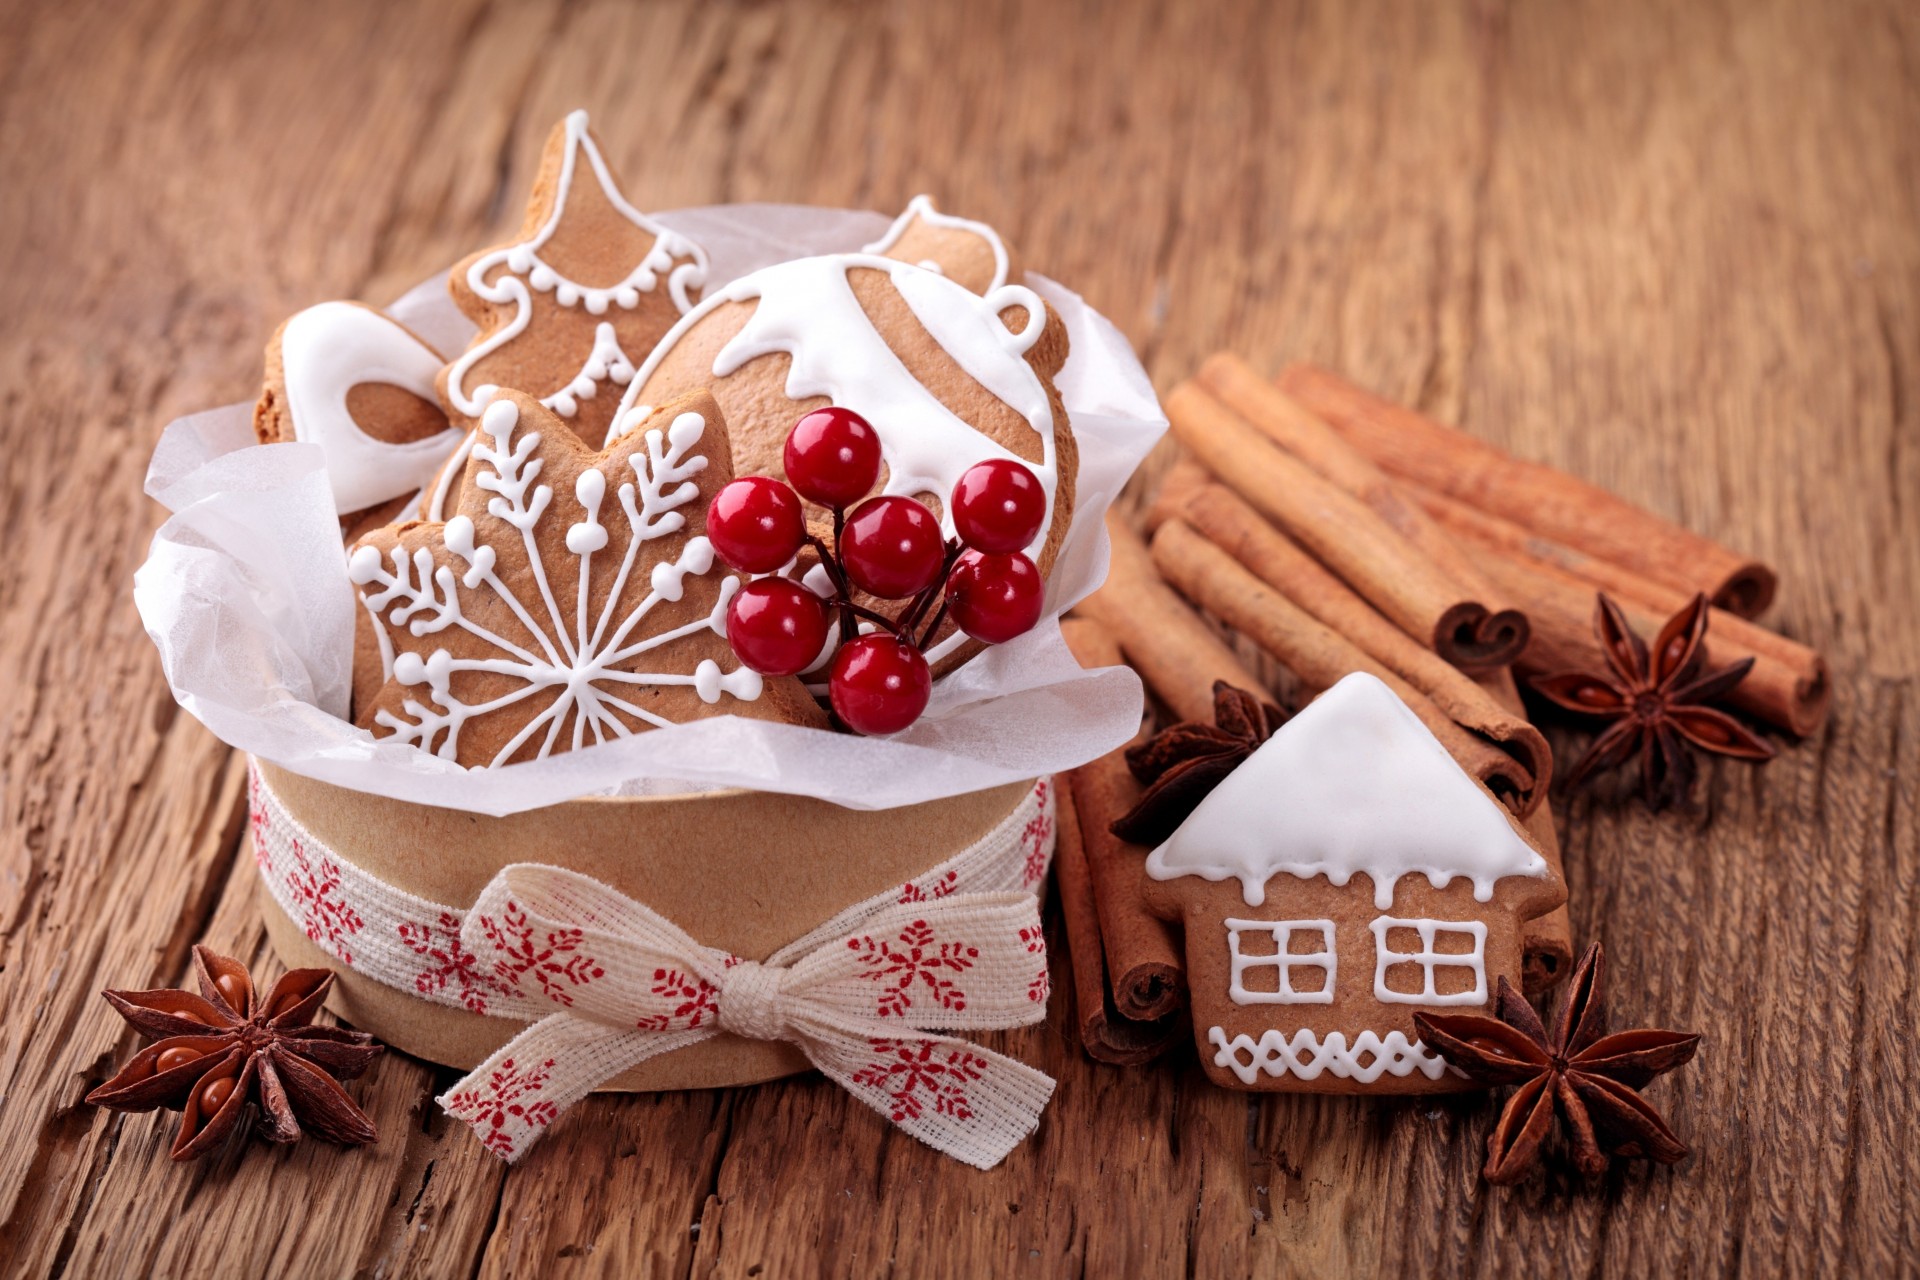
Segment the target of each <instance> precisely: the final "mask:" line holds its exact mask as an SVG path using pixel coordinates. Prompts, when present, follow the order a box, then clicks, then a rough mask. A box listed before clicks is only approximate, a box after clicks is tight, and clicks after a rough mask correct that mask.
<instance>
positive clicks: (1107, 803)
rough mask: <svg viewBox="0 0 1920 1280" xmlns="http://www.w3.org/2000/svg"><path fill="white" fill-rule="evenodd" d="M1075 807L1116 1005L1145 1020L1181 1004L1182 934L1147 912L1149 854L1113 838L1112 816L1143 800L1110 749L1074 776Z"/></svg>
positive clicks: (1183, 972)
mask: <svg viewBox="0 0 1920 1280" xmlns="http://www.w3.org/2000/svg"><path fill="white" fill-rule="evenodd" d="M1072 777H1073V802H1074V804H1075V805H1076V806H1077V807H1078V809H1079V811H1080V813H1081V814H1082V815H1083V817H1084V819H1085V821H1084V822H1083V824H1082V826H1081V829H1080V838H1081V841H1082V842H1083V844H1084V846H1085V848H1086V858H1087V867H1088V870H1089V871H1090V872H1091V874H1092V879H1093V901H1094V905H1095V907H1096V908H1097V909H1098V910H1099V913H1100V939H1101V942H1102V943H1103V945H1104V946H1105V948H1106V955H1107V973H1108V975H1109V977H1110V978H1111V980H1112V985H1113V1004H1114V1008H1116V1009H1118V1010H1119V1011H1120V1014H1121V1016H1122V1017H1125V1018H1131V1019H1133V1020H1134V1021H1136V1022H1150V1021H1152V1020H1154V1019H1155V1018H1163V1017H1165V1016H1167V1015H1168V1014H1170V1013H1177V1012H1178V1011H1179V1010H1180V1008H1181V1007H1182V1006H1183V1005H1184V1004H1185V1003H1186V998H1187V966H1186V959H1185V957H1184V955H1183V954H1182V952H1181V947H1180V935H1179V934H1178V933H1177V932H1175V930H1174V929H1173V927H1172V926H1171V925H1169V924H1167V923H1166V922H1165V921H1163V920H1161V919H1160V918H1159V917H1157V916H1155V915H1153V914H1151V913H1150V912H1149V911H1148V910H1147V907H1146V896H1145V890H1146V884H1145V882H1146V878H1147V850H1145V849H1142V848H1141V847H1140V846H1139V845H1135V844H1128V843H1127V842H1126V841H1124V840H1122V839H1121V838H1120V837H1119V836H1116V835H1114V834H1113V832H1112V830H1110V827H1111V825H1112V823H1113V821H1114V819H1116V818H1118V817H1119V816H1120V815H1122V814H1124V813H1125V812H1127V810H1129V809H1131V808H1133V806H1134V805H1135V804H1136V803H1138V802H1139V799H1140V784H1139V783H1137V782H1135V781H1134V778H1133V774H1132V773H1130V772H1128V770H1127V761H1126V757H1125V755H1124V754H1123V753H1122V752H1119V751H1115V752H1112V753H1110V754H1108V755H1104V756H1101V757H1100V758H1099V759H1098V760H1094V761H1090V762H1089V763H1087V764H1083V765H1081V766H1080V767H1079V768H1078V769H1075V770H1074V771H1073V775H1072Z"/></svg>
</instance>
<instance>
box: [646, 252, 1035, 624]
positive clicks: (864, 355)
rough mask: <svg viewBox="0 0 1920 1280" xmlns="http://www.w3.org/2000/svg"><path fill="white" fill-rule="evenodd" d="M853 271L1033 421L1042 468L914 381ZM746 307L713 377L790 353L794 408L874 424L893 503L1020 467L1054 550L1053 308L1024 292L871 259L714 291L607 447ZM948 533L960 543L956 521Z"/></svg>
mask: <svg viewBox="0 0 1920 1280" xmlns="http://www.w3.org/2000/svg"><path fill="white" fill-rule="evenodd" d="M856 267H871V268H873V269H875V270H878V271H883V272H885V273H886V274H887V275H888V277H889V278H890V279H891V280H892V282H893V285H894V287H895V288H896V289H897V290H899V292H900V296H901V298H902V300H903V301H905V302H906V304H907V306H908V307H909V308H911V309H912V311H913V314H914V315H915V317H916V318H918V319H919V321H920V323H921V324H922V325H923V326H925V328H926V330H927V332H928V333H929V334H930V335H931V336H932V337H933V338H934V340H935V341H936V342H938V343H939V344H940V346H941V347H942V348H943V349H944V350H945V351H946V352H947V354H948V355H950V356H951V357H952V358H953V360H954V361H955V363H957V364H958V365H959V366H960V367H961V368H962V369H964V370H965V371H966V372H967V374H968V375H969V376H970V377H972V378H973V379H974V380H975V381H976V382H978V383H979V384H980V385H981V386H982V387H984V388H986V390H987V391H988V392H989V393H991V394H992V395H993V396H995V397H996V398H998V399H999V400H1001V401H1002V402H1003V403H1005V404H1006V405H1007V406H1008V407H1009V408H1011V409H1012V410H1014V411H1015V412H1017V413H1018V414H1020V416H1021V417H1023V418H1024V419H1025V420H1026V421H1027V424H1028V425H1029V426H1030V427H1032V428H1033V430H1034V433H1035V434H1036V435H1037V436H1038V437H1039V440H1040V445H1041V460H1040V461H1039V462H1038V463H1034V462H1032V461H1029V460H1027V459H1020V458H1017V456H1016V455H1015V454H1013V453H1012V452H1011V451H1009V450H1007V449H1005V448H1003V447H1001V446H1000V445H998V444H996V443H995V442H994V441H992V440H990V439H989V438H988V437H987V436H985V435H983V434H982V433H981V432H980V431H978V430H976V429H975V428H974V427H973V426H972V425H971V424H970V423H968V422H966V421H965V420H964V419H962V418H960V417H959V416H958V415H956V414H954V413H953V412H952V411H951V410H950V409H948V408H947V407H946V406H945V405H943V404H942V403H941V402H940V400H939V399H938V397H936V396H935V395H934V394H933V393H932V392H931V391H929V390H928V389H927V388H926V387H925V386H924V385H922V384H921V383H920V381H919V380H918V379H917V378H915V377H914V376H913V374H912V372H911V371H910V370H909V369H908V368H907V367H906V365H904V364H902V363H901V361H900V357H899V356H897V355H895V354H894V352H893V349H892V348H891V347H890V346H889V345H888V343H887V340H886V337H885V336H884V335H883V334H881V333H880V332H879V331H878V330H877V329H875V328H874V326H873V322H872V320H870V319H869V318H868V316H867V313H866V311H865V310H864V309H863V308H862V307H861V306H860V301H859V299H858V298H857V297H856V296H855V295H854V292H853V286H852V283H851V282H850V281H849V279H848V272H850V271H851V270H853V269H854V268H856ZM749 300H757V303H758V305H757V306H756V307H755V308H754V312H753V315H752V316H751V317H749V318H748V320H747V322H746V324H745V325H744V326H743V327H742V328H741V330H740V332H738V333H737V334H735V335H734V336H733V338H732V340H730V341H729V342H728V343H727V344H726V345H725V346H724V347H722V348H721V349H720V352H719V354H718V355H717V356H716V357H715V358H714V362H713V370H712V372H713V376H714V377H716V378H723V377H725V376H727V375H728V374H730V373H732V372H734V371H735V370H737V369H739V368H740V367H741V366H742V365H744V364H746V363H747V362H748V361H750V360H753V359H756V358H758V357H760V356H763V355H768V354H771V353H773V352H785V353H786V354H787V355H789V356H791V357H792V365H791V367H790V368H789V370H788V373H787V381H786V388H785V389H786V394H787V395H788V397H789V398H791V399H794V400H805V399H809V398H811V397H814V396H825V397H827V398H828V399H829V400H831V401H833V403H835V404H838V405H844V406H845V407H847V408H849V409H853V410H855V411H856V412H858V413H860V414H861V415H862V416H864V417H865V418H866V419H867V420H868V421H869V422H871V423H872V424H873V428H874V431H875V432H876V434H878V435H879V437H880V448H881V453H882V456H883V457H884V458H885V459H886V463H887V471H888V478H887V484H886V492H887V493H890V494H900V495H905V496H908V497H911V496H913V495H914V494H918V493H924V492H931V493H934V494H936V495H938V496H939V497H941V498H942V499H943V500H944V499H945V498H946V497H947V495H948V494H950V493H952V491H953V486H954V484H955V483H956V482H958V480H959V479H960V476H961V475H962V474H963V473H964V472H965V471H966V470H967V468H969V467H971V466H972V465H973V464H974V463H976V462H980V461H983V460H985V459H987V458H995V457H998V458H1015V459H1016V460H1017V461H1020V462H1022V463H1023V464H1024V465H1025V466H1027V467H1028V468H1029V469H1030V470H1031V471H1032V472H1033V473H1034V476H1035V477H1036V478H1037V479H1038V480H1039V481H1040V485H1041V488H1042V489H1043V490H1044V491H1045V493H1046V499H1047V503H1046V512H1045V515H1044V517H1043V519H1042V520H1041V524H1040V532H1039V534H1038V535H1036V537H1035V538H1034V541H1033V543H1032V545H1031V546H1030V547H1029V548H1028V551H1029V553H1030V554H1031V553H1037V552H1038V551H1039V549H1040V548H1041V547H1042V546H1044V545H1045V544H1046V540H1047V535H1048V532H1049V531H1050V530H1051V528H1052V524H1053V503H1054V494H1055V490H1056V488H1057V487H1058V466H1057V462H1056V459H1055V449H1054V439H1053V431H1054V422H1053V407H1052V403H1051V401H1050V399H1049V397H1048V395H1047V390H1046V386H1045V384H1044V383H1042V382H1041V380H1040V376H1039V374H1037V373H1035V372H1034V370H1033V366H1031V365H1030V364H1028V363H1027V362H1026V360H1025V358H1024V357H1025V354H1026V352H1027V351H1028V349H1030V348H1031V347H1032V346H1033V344H1034V343H1035V342H1036V341H1038V340H1039V337H1040V334H1041V332H1042V330H1044V328H1045V327H1046V307H1045V304H1044V303H1042V302H1041V301H1040V297H1039V295H1038V294H1036V293H1034V292H1033V290H1031V289H1028V288H1026V287H1025V286H1023V285H1003V286H1001V287H1000V288H997V289H995V290H993V291H992V292H990V293H989V294H988V295H987V296H985V297H982V296H981V295H979V294H976V293H972V292H970V291H969V290H967V289H964V288H962V287H961V286H959V285H957V284H955V283H953V282H952V281H951V280H948V279H946V278H945V277H943V276H939V275H936V274H934V273H933V272H930V271H926V270H923V269H922V268H920V267H916V266H913V265H911V264H908V263H903V262H895V261H893V260H892V259H890V258H880V257H873V256H870V255H864V254H838V255H828V256H825V257H816V258H796V259H794V260H792V261H789V262H781V263H776V264H775V265H773V266H771V267H766V268H763V269H762V270H759V271H756V272H753V273H752V274H750V275H746V276H743V277H741V278H740V279H738V280H736V281H734V282H733V283H732V284H729V285H727V286H726V287H725V288H723V289H717V290H714V291H713V292H711V293H709V294H708V295H707V296H706V298H705V299H704V300H702V302H701V303H700V305H699V306H697V307H695V308H694V309H693V310H692V311H690V312H688V313H687V314H686V315H685V316H683V317H681V319H680V321H679V323H677V324H676V325H674V327H673V328H672V329H671V330H669V331H668V333H667V335H666V336H665V337H664V338H662V339H661V340H660V345H659V346H657V347H656V348H655V349H654V351H653V353H652V354H651V355H649V356H648V357H647V361H646V363H645V364H643V365H642V366H641V367H640V370H639V372H638V373H637V374H635V376H634V379H633V382H632V384H631V385H630V386H629V387H628V388H627V394H626V397H625V398H624V399H623V400H622V402H621V405H620V409H619V411H618V412H617V413H616V414H615V415H614V424H613V429H612V431H611V432H610V433H609V438H613V437H614V436H617V435H618V434H620V433H622V432H624V431H630V430H632V429H633V428H634V427H635V426H637V425H638V424H639V423H640V422H642V421H644V420H645V415H644V414H643V413H642V412H641V407H640V406H637V405H636V403H633V402H637V401H638V399H639V392H640V389H641V388H642V387H643V386H645V384H646V382H647V379H648V378H649V377H650V376H651V375H652V374H653V372H654V371H655V370H656V369H657V368H658V367H659V366H660V363H661V361H662V360H664V359H665V358H666V356H667V353H668V352H670V351H672V350H673V348H674V346H675V345H676V344H677V343H678V342H679V340H680V339H681V337H682V336H683V335H685V334H686V333H687V332H688V331H689V330H691V329H692V328H693V327H694V326H695V325H697V324H699V323H700V321H701V320H702V319H703V318H704V317H705V316H706V315H708V314H709V313H710V312H711V311H712V310H714V309H715V308H717V307H719V306H721V305H723V304H725V303H728V302H744V301H749ZM1009 307H1021V308H1024V309H1025V311H1026V317H1027V318H1026V323H1025V325H1024V326H1023V327H1022V328H1021V329H1020V330H1019V331H1018V332H1013V331H1010V330H1009V329H1008V328H1007V326H1006V324H1005V323H1003V322H1002V321H1001V319H1000V312H1002V311H1004V310H1006V309H1007V308H1009ZM944 525H945V528H946V531H947V533H948V534H949V535H951V534H952V532H953V521H952V516H951V514H950V513H949V514H947V515H946V516H945V518H944ZM929 656H932V655H929Z"/></svg>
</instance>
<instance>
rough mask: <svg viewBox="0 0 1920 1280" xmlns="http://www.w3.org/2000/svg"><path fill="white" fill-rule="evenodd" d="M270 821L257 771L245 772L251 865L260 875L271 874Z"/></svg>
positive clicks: (263, 788)
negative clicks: (258, 869) (251, 849)
mask: <svg viewBox="0 0 1920 1280" xmlns="http://www.w3.org/2000/svg"><path fill="white" fill-rule="evenodd" d="M271 822H272V820H271V819H270V818H269V817H268V816H267V797H266V787H265V786H264V785H263V784H262V783H261V781H260V771H259V770H258V769H249V770H247V823H248V825H249V826H251V827H252V828H253V865H254V866H256V867H258V868H260V871H261V873H262V874H265V875H271V874H272V873H273V853H272V851H270V850H269V849H268V848H267V831H268V829H269V827H270V826H271Z"/></svg>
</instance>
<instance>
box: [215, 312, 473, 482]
mask: <svg viewBox="0 0 1920 1280" xmlns="http://www.w3.org/2000/svg"><path fill="white" fill-rule="evenodd" d="M443 363H444V362H443V361H442V360H441V358H440V353H439V352H437V351H435V350H434V349H433V348H432V347H430V346H428V345H427V344H426V343H425V342H424V341H422V340H421V339H420V338H418V337H416V336H415V335H414V334H413V332H412V331H411V330H409V329H407V328H406V327H405V326H404V325H401V324H399V323H398V322H396V321H393V320H389V319H388V318H387V317H386V316H384V315H382V314H381V313H380V312H378V311H375V310H374V309H373V308H371V307H365V306H362V305H360V304H359V303H357V302H323V303H321V304H320V305H319V306H315V307H308V308H307V309H306V310H305V311H300V312H296V313H295V314H294V315H293V316H292V317H291V318H289V319H288V320H287V322H286V323H285V324H283V325H281V326H280V328H279V329H278V330H277V331H275V333H274V335H273V340H272V341H271V342H269V343H268V344H267V359H266V382H265V385H264V386H263V387H262V388H261V392H260V399H259V401H258V402H257V403H256V404H255V405H254V407H253V430H254V434H255V435H256V436H258V437H259V439H260V442H261V443H262V444H275V443H279V442H282V441H289V440H301V441H306V442H308V443H312V444H317V445H319V446H320V448H321V449H322V450H323V451H324V452H325V453H326V459H327V476H328V479H329V480H330V481H331V482H332V484H333V497H334V505H335V506H336V507H337V508H338V510H339V512H340V514H341V515H342V516H343V517H350V516H352V515H353V514H354V513H356V512H364V511H366V510H368V509H369V508H374V507H379V506H381V505H382V504H384V503H386V502H388V501H390V500H393V499H397V498H401V497H404V496H407V495H411V494H413V493H414V492H416V491H417V490H418V489H419V488H420V487H421V486H422V485H424V484H426V483H428V482H429V481H431V480H432V479H433V477H434V476H435V475H436V474H437V473H438V472H439V470H440V466H441V464H442V463H443V462H444V461H445V459H446V457H447V455H448V454H449V453H451V452H452V451H453V449H454V448H455V446H456V445H458V443H459V441H460V438H461V433H460V432H458V431H456V430H454V429H453V428H452V427H451V426H450V425H449V424H448V422H447V416H446V414H445V412H443V411H442V410H441V408H440V403H439V398H438V395H437V393H436V391H435V388H434V383H435V379H436V378H437V377H438V376H439V373H440V368H441V365H442V364H443Z"/></svg>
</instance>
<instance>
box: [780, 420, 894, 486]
mask: <svg viewBox="0 0 1920 1280" xmlns="http://www.w3.org/2000/svg"><path fill="white" fill-rule="evenodd" d="M786 464H787V479H788V480H789V481H790V482H791V483H792V485H793V487H794V488H796V489H798V490H799V491H800V496H801V497H803V498H805V499H806V500H807V501H808V502H817V503H819V504H820V505H821V506H823V507H844V506H848V505H849V504H851V503H853V502H856V501H858V500H859V499H860V498H861V497H863V496H864V495H865V494H866V492H867V490H869V489H871V488H873V482H874V481H875V480H878V479H879V478H880V436H879V433H878V432H876V431H875V430H874V429H873V427H872V426H871V425H870V424H869V423H868V422H867V420H866V419H865V418H863V417H861V416H860V415H859V414H857V413H855V412H854V411H853V410H851V409H842V408H841V407H840V406H839V405H835V404H830V405H828V406H827V407H826V408H824V409H815V410H814V411H813V412H812V413H810V414H808V415H807V416H806V417H804V418H802V419H800V421H798V422H796V423H794V424H793V430H792V431H791V432H789V433H788V434H787V449H786Z"/></svg>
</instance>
